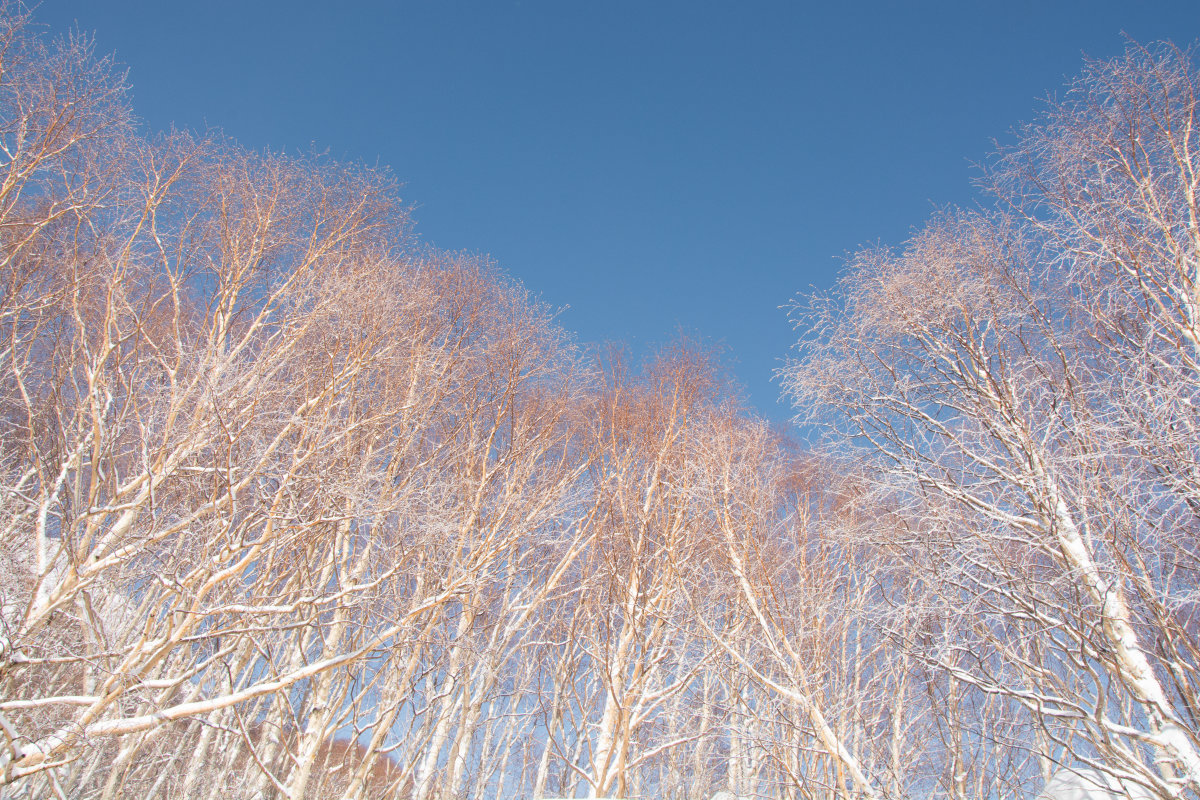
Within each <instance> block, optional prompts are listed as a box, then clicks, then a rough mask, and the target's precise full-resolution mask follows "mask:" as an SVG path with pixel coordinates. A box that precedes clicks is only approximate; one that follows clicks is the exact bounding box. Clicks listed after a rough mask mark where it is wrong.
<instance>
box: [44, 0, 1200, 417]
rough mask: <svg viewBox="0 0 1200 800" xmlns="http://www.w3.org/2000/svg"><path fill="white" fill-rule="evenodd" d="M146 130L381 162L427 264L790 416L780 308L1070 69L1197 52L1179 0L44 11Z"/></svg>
mask: <svg viewBox="0 0 1200 800" xmlns="http://www.w3.org/2000/svg"><path fill="white" fill-rule="evenodd" d="M36 19H37V20H38V21H39V22H41V23H44V24H46V25H47V26H48V27H49V29H50V30H51V31H53V32H55V33H62V32H66V31H67V30H68V29H70V28H71V27H72V26H74V25H78V27H79V28H80V29H81V30H83V31H86V32H91V33H94V34H95V37H96V43H97V49H98V50H99V51H100V52H115V54H116V57H117V58H118V60H119V61H120V62H122V63H123V64H124V65H125V66H126V67H127V68H128V69H129V81H130V84H131V86H132V87H133V102H134V109H135V111H136V112H137V113H138V114H139V115H140V116H141V118H142V119H143V120H144V121H145V123H146V125H147V126H148V128H151V129H163V128H166V127H169V126H170V125H172V124H174V125H177V126H180V127H186V128H191V129H196V130H202V129H204V128H206V127H216V128H220V129H222V130H223V131H224V132H225V133H226V134H227V135H229V136H231V137H232V138H234V139H236V140H237V141H238V142H240V143H241V144H243V145H244V146H247V147H250V148H253V149H266V148H269V149H273V150H286V151H291V152H296V151H308V150H311V149H313V148H314V147H315V148H316V149H317V150H321V151H328V152H329V153H331V154H332V155H334V156H335V157H338V158H341V159H347V160H354V161H361V162H366V163H369V164H380V165H386V166H388V167H390V168H391V170H392V171H393V173H394V174H395V175H396V177H397V178H398V179H399V180H400V181H401V182H402V183H403V190H402V195H403V197H404V198H405V200H407V201H409V202H411V203H413V204H414V205H415V206H416V213H415V216H416V220H417V228H416V230H417V232H418V234H420V235H421V237H422V238H423V239H424V240H425V241H427V242H429V243H431V244H433V245H436V246H438V247H442V248H446V249H452V250H467V251H472V252H477V253H484V254H490V255H491V256H492V257H493V258H494V259H495V260H496V262H497V263H498V264H499V265H500V266H501V267H502V268H503V269H504V270H505V271H507V272H508V273H509V274H510V275H512V276H513V277H515V278H516V279H518V280H519V281H521V282H522V283H523V284H524V285H525V286H526V287H527V288H528V289H529V290H530V291H531V292H533V293H534V294H535V295H537V296H540V297H541V299H542V300H543V301H544V302H546V303H548V304H549V305H551V306H552V307H554V308H561V309H563V310H562V312H561V314H560V316H559V321H560V323H561V324H562V325H563V326H564V327H566V328H567V329H569V330H572V331H574V332H575V334H576V335H577V337H578V339H579V340H580V341H581V342H600V341H625V342H627V343H629V344H630V346H631V348H632V351H633V352H634V353H635V354H637V353H642V352H645V349H646V348H647V347H649V346H651V345H652V344H653V343H655V342H663V341H667V340H669V339H670V338H672V337H673V336H674V335H675V333H676V332H677V331H679V330H683V331H686V332H688V333H689V334H691V335H697V336H701V337H703V338H704V339H705V340H707V341H709V342H711V343H714V344H718V345H721V346H723V347H724V348H725V350H726V358H727V360H728V361H729V362H730V364H731V366H732V368H733V370H734V373H735V374H736V376H737V379H738V380H739V381H740V383H741V384H742V385H743V386H744V387H745V391H746V394H747V397H748V398H749V400H750V401H751V402H752V403H753V404H754V405H755V406H756V407H757V408H758V409H759V410H760V411H761V412H762V413H764V414H765V415H767V416H769V417H772V418H775V419H783V418H785V417H786V416H787V415H788V410H787V409H786V408H785V407H784V406H783V405H781V404H778V403H777V400H776V398H777V395H778V391H777V386H776V385H775V384H774V383H772V382H771V373H772V371H773V370H774V369H775V368H777V367H778V366H779V365H780V363H781V359H783V358H785V357H786V356H787V354H788V351H789V348H790V346H791V344H792V342H793V340H794V338H795V337H794V334H793V332H792V331H791V327H790V325H789V323H788V320H787V316H786V313H785V312H784V311H782V310H780V309H779V306H781V305H783V304H786V303H787V302H788V301H789V299H790V298H792V297H793V296H794V295H795V294H796V293H797V292H803V291H808V290H810V289H811V288H813V287H816V288H828V287H829V286H831V285H832V283H833V281H834V280H835V278H836V276H837V273H838V271H839V269H840V268H841V264H842V258H843V257H844V255H845V254H846V253H848V252H851V251H853V250H855V249H857V248H858V247H860V246H862V245H864V244H871V243H876V242H882V243H884V244H890V245H898V244H901V243H902V242H903V241H904V239H905V238H906V237H907V236H908V235H909V234H910V233H911V232H912V231H913V229H914V228H916V227H919V226H920V225H921V224H922V223H923V221H924V220H925V219H926V218H927V217H928V216H929V214H930V212H931V211H932V210H934V209H935V208H936V207H940V206H944V205H971V204H973V203H975V202H977V197H976V195H975V193H974V191H973V189H972V185H971V180H972V178H973V177H974V176H975V175H976V172H975V170H974V168H973V167H972V163H974V162H978V161H981V160H983V159H985V158H986V156H987V155H988V153H989V152H990V151H991V150H992V148H993V144H992V142H993V140H994V139H999V140H1000V141H1004V140H1005V136H1006V132H1008V131H1010V130H1011V129H1012V128H1013V127H1014V126H1015V125H1017V124H1018V123H1020V122H1022V121H1028V120H1031V119H1034V118H1035V117H1036V115H1037V112H1038V109H1039V108H1040V106H1041V102H1040V101H1041V99H1042V98H1045V97H1046V96H1047V94H1048V93H1052V92H1056V91H1060V90H1061V88H1062V86H1063V84H1064V82H1065V81H1066V80H1067V79H1068V78H1070V77H1072V76H1074V75H1075V74H1077V73H1078V71H1079V69H1080V66H1081V64H1082V56H1083V54H1084V53H1085V52H1086V53H1087V54H1088V55H1091V56H1093V57H1100V58H1106V57H1111V56H1115V55H1117V54H1119V53H1120V52H1122V51H1123V50H1124V46H1125V39H1124V38H1123V36H1122V33H1123V32H1124V33H1125V34H1128V35H1129V36H1131V37H1133V38H1135V39H1137V40H1139V41H1151V40H1157V39H1164V38H1169V39H1172V40H1174V41H1175V42H1176V43H1178V44H1181V45H1186V44H1191V43H1193V42H1194V41H1195V40H1196V39H1197V38H1198V37H1200V4H1198V3H1196V2H1195V0H1192V1H1191V2H1155V3H1151V2H1132V1H1129V2H1104V1H1100V0H1097V2H1051V1H1050V0H1046V2H992V3H986V4H985V3H974V2H965V1H964V2H941V3H919V2H918V3H883V2H876V3H866V2H859V3H849V2H847V3H841V4H816V3H754V2H740V3H735V2H720V3H715V2H691V3H683V2H679V3H676V2H661V3H659V2H649V1H647V2H641V3H635V2H589V3H584V2H572V1H569V0H558V1H557V2H551V1H550V0H547V1H546V2H541V0H539V1H538V2H532V1H531V0H522V1H521V2H490V3H484V2H473V3H467V2H452V1H450V0H447V1H445V2H432V0H430V1H429V2H424V1H422V2H412V3H382V2H361V3H353V2H346V3H343V4H341V6H340V7H335V4H333V3H329V2H322V3H315V2H304V1H303V0H301V1H300V2H250V1H249V0H244V2H227V1H226V0H209V1H208V2H186V3H185V2H162V1H161V0H160V1H159V2H116V1H115V0H86V2H85V1H84V0H45V1H44V2H43V4H42V5H41V6H40V7H38V8H37V10H36Z"/></svg>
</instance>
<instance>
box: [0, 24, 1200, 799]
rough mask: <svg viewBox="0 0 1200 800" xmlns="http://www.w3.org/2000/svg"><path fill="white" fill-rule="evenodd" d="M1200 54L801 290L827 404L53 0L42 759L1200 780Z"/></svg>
mask: <svg viewBox="0 0 1200 800" xmlns="http://www.w3.org/2000/svg"><path fill="white" fill-rule="evenodd" d="M1191 62H1192V56H1191V54H1190V53H1187V52H1181V51H1178V50H1176V49H1174V48H1172V47H1170V46H1167V45H1164V46H1156V47H1151V48H1143V47H1140V46H1136V45H1133V46H1130V48H1129V50H1128V52H1127V54H1126V55H1125V56H1124V57H1123V58H1121V59H1117V60H1114V61H1112V62H1095V63H1089V64H1087V65H1086V68H1085V72H1084V74H1083V76H1082V77H1081V78H1080V79H1079V80H1078V81H1077V82H1076V83H1075V84H1074V85H1073V86H1072V87H1071V88H1070V91H1069V92H1068V93H1067V94H1066V95H1065V97H1064V99H1063V100H1062V101H1061V102H1059V103H1057V104H1055V105H1053V106H1052V107H1051V108H1050V109H1049V110H1048V111H1047V112H1046V114H1045V115H1044V117H1043V118H1042V120H1041V121H1040V122H1039V123H1038V124H1036V125H1033V126H1030V127H1028V128H1026V129H1023V130H1022V131H1021V132H1020V134H1019V136H1018V137H1017V138H1018V142H1017V144H1015V145H1014V146H1013V147H1011V148H1010V149H1008V150H1005V151H1003V152H1001V153H1000V154H999V155H998V156H997V157H996V158H995V159H994V160H993V162H992V163H991V164H990V165H989V166H988V168H987V170H986V172H985V176H984V178H983V180H984V182H985V183H986V185H987V188H988V190H989V192H990V194H989V196H990V197H992V198H993V200H994V204H993V206H992V207H991V208H989V209H987V210H983V211H978V212H975V213H965V212H946V213H944V214H942V215H940V216H939V217H938V218H936V219H935V220H934V221H932V222H931V223H930V224H929V225H928V226H927V227H926V228H925V229H924V230H922V231H921V232H919V233H918V234H916V235H915V236H914V237H913V239H912V240H911V241H910V242H909V243H908V244H907V245H906V246H905V247H904V248H903V249H902V250H899V251H889V250H872V251H867V252H864V253H861V254H860V255H858V256H856V257H855V258H854V259H853V260H852V261H851V263H850V265H849V267H848V269H847V270H846V272H845V275H844V277H843V278H842V280H841V282H840V283H839V285H838V286H837V287H836V288H835V289H833V290H832V291H831V292H830V293H828V294H826V295H817V296H813V297H808V298H805V299H803V300H802V301H799V302H798V303H797V304H796V305H795V307H794V309H793V314H794V319H795V320H796V322H797V326H798V329H799V331H800V334H799V335H800V345H799V349H798V351H797V354H796V356H795V358H794V359H793V361H792V362H791V363H790V364H789V365H788V366H787V367H786V368H785V369H784V370H783V371H782V373H781V375H782V382H783V387H784V390H785V392H786V393H787V394H788V395H789V397H790V398H791V399H792V400H793V402H794V403H795V408H796V410H797V413H798V415H799V421H800V422H801V423H802V424H803V425H804V426H805V428H806V429H807V430H809V431H814V432H819V433H820V436H819V438H818V437H813V439H812V441H810V442H809V443H807V444H805V445H801V444H800V443H799V441H798V439H797V438H796V437H795V436H794V435H791V434H789V433H788V432H786V431H781V430H779V429H777V428H776V427H774V426H772V425H771V424H769V423H767V422H766V421H764V420H762V419H760V418H758V417H757V416H756V415H755V414H754V413H753V412H752V411H750V410H748V409H747V408H745V407H744V405H743V404H741V403H739V402H738V400H737V392H736V389H735V388H733V387H731V386H730V384H729V381H728V379H727V378H726V376H725V374H724V372H723V370H722V368H721V365H720V363H719V359H717V358H716V357H714V356H713V354H711V353H710V352H707V351H706V350H705V348H703V347H702V346H700V345H698V344H696V343H694V342H688V341H678V342H676V343H673V344H671V345H668V346H665V347H663V348H661V349H660V350H659V351H658V352H656V353H655V354H654V356H653V357H652V358H650V359H648V360H647V361H646V362H645V363H642V364H631V363H629V359H628V358H627V357H626V356H625V355H624V354H623V353H622V352H621V351H620V350H619V349H614V350H611V351H607V352H600V353H596V352H592V351H588V350H586V349H584V348H581V347H579V346H578V345H577V344H576V343H575V342H574V340H573V339H572V338H571V337H570V336H569V335H568V334H566V333H565V332H564V331H562V330H561V329H559V328H558V327H557V326H556V324H555V322H554V319H553V314H552V313H551V311H550V310H548V309H547V308H545V307H544V306H543V305H542V304H540V303H539V302H537V301H535V300H533V299H531V298H530V297H529V295H528V294H527V293H526V292H525V291H524V290H523V289H522V287H520V286H519V285H518V284H516V283H515V282H513V281H512V280H510V279H508V278H507V277H505V276H504V275H503V274H502V273H501V272H499V271H498V270H497V269H496V268H495V267H494V266H492V265H491V264H489V263H488V262H486V261H485V260H483V259H481V258H479V257H476V256H470V255H463V254H457V253H450V252H444V251H438V250H434V249H432V248H429V247H427V246H424V245H422V244H421V243H420V242H419V241H418V240H417V239H416V238H415V236H414V235H413V233H412V226H411V219H410V210H409V208H408V207H407V206H406V205H405V204H404V203H403V202H402V201H401V200H400V199H399V197H398V194H397V191H396V187H395V186H394V184H393V183H392V181H391V179H390V177H389V176H388V175H387V174H386V173H383V172H381V171H378V170H372V169H366V168H363V167H359V166H355V165H347V164H341V163H335V162H333V161H332V160H330V159H328V158H326V157H321V156H311V157H289V156H283V155H278V154H270V153H265V154H264V153H254V152H249V151H247V150H245V149H243V148H240V147H238V146H236V145H235V144H233V143H231V142H229V141H227V140H225V139H223V138H221V137H219V136H215V135H214V136H207V137H201V136H197V135H193V134H188V133H182V132H172V133H169V134H160V135H144V134H142V133H140V132H139V130H138V128H137V125H136V124H135V121H134V118H133V115H132V112H131V110H130V107H129V104H128V101H127V97H126V94H125V88H124V86H123V83H122V76H121V75H120V74H119V73H118V72H116V71H115V70H114V67H113V64H112V63H111V61H110V60H108V59H105V58H101V57H97V56H96V55H95V53H94V52H93V50H92V47H91V45H90V43H89V42H88V41H86V40H85V39H82V38H79V37H75V38H69V39H58V40H48V39H47V37H45V36H42V35H39V34H37V33H35V32H31V30H30V27H29V18H28V15H27V14H26V13H25V12H24V11H23V10H22V9H21V8H20V7H17V6H11V5H10V6H7V7H5V8H4V9H3V13H2V15H0V175H2V178H0V282H2V286H3V295H2V296H0V731H2V733H3V740H2V742H0V797H13V798H24V797H54V796H57V797H64V798H66V797H88V798H116V797H138V798H151V797H163V798H219V797H256V798H294V799H298V798H339V799H340V798H344V799H345V800H350V799H351V798H367V797H387V798H405V799H406V800H451V799H453V800H458V798H471V799H472V800H485V798H493V797H495V798H501V797H530V798H543V797H548V796H568V797H584V796H586V797H590V798H597V797H654V798H671V799H672V800H706V798H709V797H711V796H712V795H713V794H714V793H715V792H717V791H728V792H730V793H732V794H733V795H735V796H739V797H758V796H762V797H780V798H786V799H787V800H850V799H851V798H853V799H854V800H859V799H860V798H862V799H864V800H883V799H884V798H888V799H889V800H900V799H901V798H927V797H940V798H947V800H951V799H952V800H968V798H969V799H970V800H982V799H983V798H1020V797H1026V796H1032V794H1033V793H1035V792H1036V791H1037V789H1038V787H1039V786H1040V785H1041V783H1042V781H1044V780H1046V779H1047V778H1049V776H1050V775H1051V774H1052V773H1054V772H1055V771H1056V770H1057V769H1059V768H1060V767H1062V766H1066V767H1070V768H1076V769H1078V768H1090V769H1094V770H1097V771H1098V772H1100V773H1101V774H1103V775H1104V776H1106V778H1107V779H1108V780H1111V781H1113V785H1114V786H1119V787H1121V788H1123V789H1124V791H1126V792H1134V791H1138V792H1149V793H1150V794H1151V795H1153V796H1155V797H1159V798H1163V800H1166V799H1167V798H1178V797H1184V796H1187V797H1195V796H1197V794H1198V790H1200V736H1198V733H1197V731H1198V726H1197V718H1196V716H1195V715H1196V713H1197V702H1198V696H1197V690H1198V688H1200V686H1198V683H1197V682H1198V677H1197V667H1198V665H1200V619H1198V614H1200V609H1198V607H1197V601H1198V590H1200V584H1198V582H1197V579H1196V568H1197V556H1198V555H1200V554H1198V552H1197V544H1196V543H1197V541H1198V538H1197V520H1198V517H1197V515H1198V514H1200V492H1198V489H1200V482H1198V478H1200V436H1198V435H1197V430H1196V425H1197V415H1196V406H1195V404H1196V403H1197V402H1200V397H1198V396H1197V395H1198V394H1200V392H1198V391H1197V389H1198V388H1200V381H1198V374H1197V367H1198V365H1200V338H1198V337H1200V328H1198V327H1197V326H1198V325H1200V321H1198V320H1197V319H1196V309H1197V303H1200V205H1198V200H1197V192H1198V189H1200V177H1198V173H1200V154H1198V153H1200V134H1198V133H1197V131H1196V123H1197V118H1196V117H1197V114H1196V110H1197V109H1196V105H1197V104H1196V97H1195V87H1196V86H1197V78H1196V75H1195V73H1194V68H1193V67H1192V63H1191Z"/></svg>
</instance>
